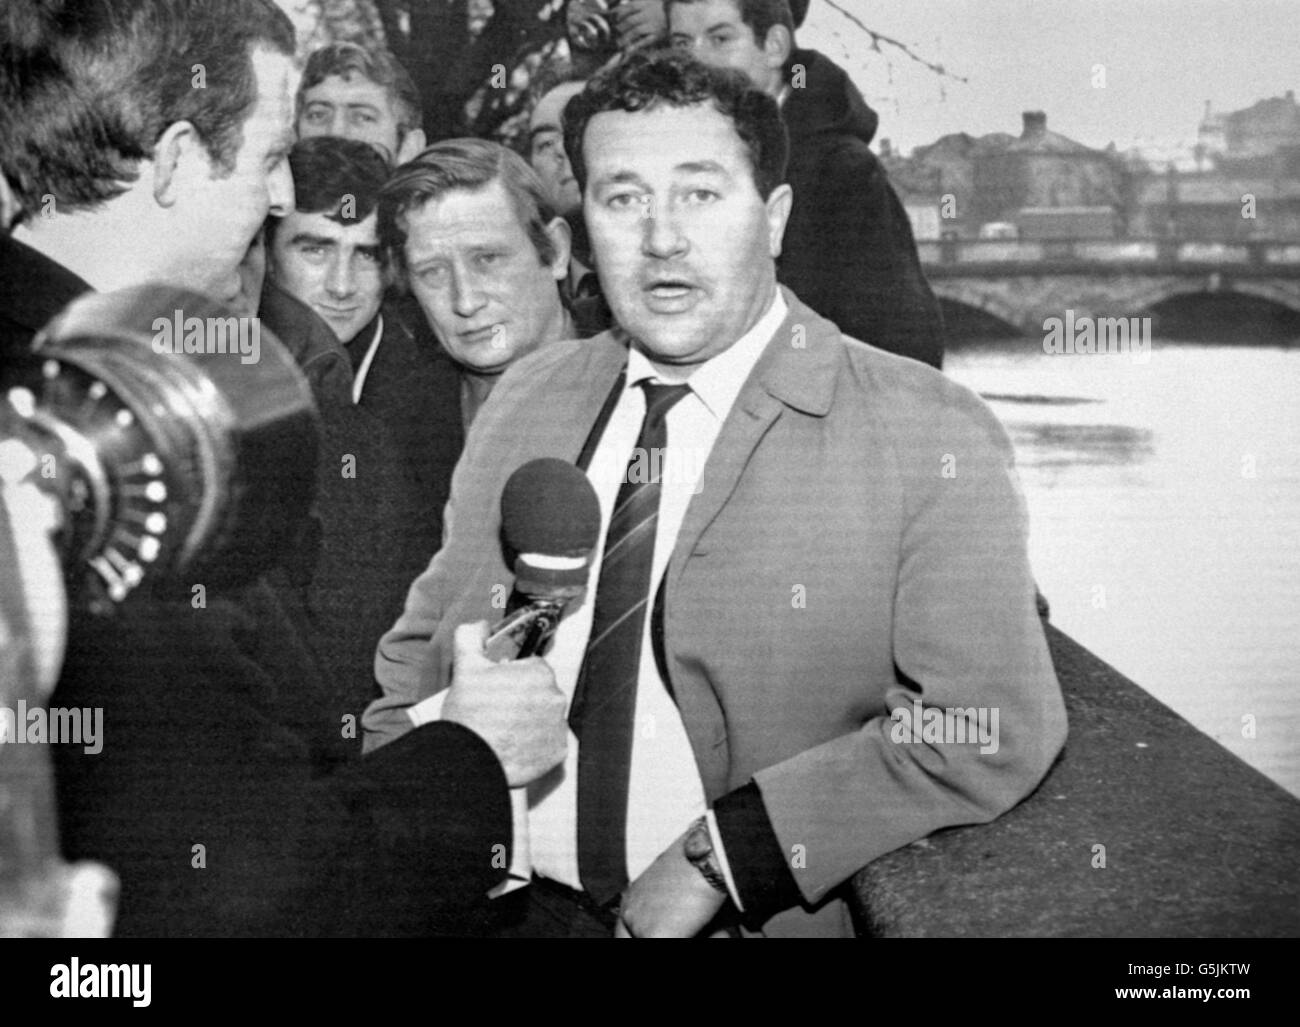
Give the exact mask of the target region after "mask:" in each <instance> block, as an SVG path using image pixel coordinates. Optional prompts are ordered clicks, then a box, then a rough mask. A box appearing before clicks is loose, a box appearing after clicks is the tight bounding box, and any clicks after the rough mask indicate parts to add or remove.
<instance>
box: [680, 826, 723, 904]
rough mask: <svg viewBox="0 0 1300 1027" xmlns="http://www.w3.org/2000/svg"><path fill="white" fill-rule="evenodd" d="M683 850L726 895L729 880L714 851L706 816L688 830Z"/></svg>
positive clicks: (708, 879)
mask: <svg viewBox="0 0 1300 1027" xmlns="http://www.w3.org/2000/svg"><path fill="white" fill-rule="evenodd" d="M682 852H683V854H684V855H685V856H686V858H687V859H688V860H689V861H690V862H691V864H692V865H693V866H694V867H695V869H696V870H698V871H699V872H700V873H701V874H703V875H704V879H705V880H706V881H708V882H709V884H711V885H713V887H714V888H716V889H717V890H718V891H720V892H722V893H723V894H724V895H725V894H727V880H726V878H725V877H723V876H722V867H721V866H719V865H718V854H717V853H716V852H714V851H713V836H712V835H710V834H709V822H708V821H707V820H706V819H705V818H704V817H700V818H699V819H698V820H696V821H695V823H693V824H692V825H691V826H690V829H689V830H687V832H686V838H685V839H684V840H683V841H682Z"/></svg>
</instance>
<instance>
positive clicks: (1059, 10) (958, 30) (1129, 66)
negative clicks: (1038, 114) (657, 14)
mask: <svg viewBox="0 0 1300 1027" xmlns="http://www.w3.org/2000/svg"><path fill="white" fill-rule="evenodd" d="M831 2H832V0H812V2H811V5H810V8H809V13H808V20H807V21H806V22H805V24H804V26H803V28H802V29H800V31H799V35H798V41H799V45H800V46H804V47H810V48H812V49H816V50H820V51H822V52H823V53H825V54H826V55H827V56H828V57H831V58H832V59H833V60H835V61H836V62H837V63H838V64H840V65H841V67H843V68H844V69H845V70H846V71H847V72H849V74H850V75H851V76H852V77H853V79H854V81H855V82H856V83H857V85H858V87H859V88H860V89H861V90H862V92H863V95H864V96H866V98H867V102H868V103H870V104H871V106H872V107H874V108H875V109H876V110H877V111H878V112H879V113H880V128H879V130H878V131H877V136H876V138H877V142H879V140H880V139H882V138H887V139H890V140H892V141H893V144H894V146H895V148H900V147H901V148H902V149H904V150H911V149H912V148H914V147H916V146H919V145H924V144H926V143H930V142H933V141H934V140H935V139H937V138H939V137H940V136H941V135H946V134H948V133H950V132H963V131H964V132H969V133H970V134H971V135H983V134H985V133H988V132H1009V133H1011V134H1013V135H1019V134H1020V129H1021V112H1022V111H1024V110H1033V109H1040V110H1044V111H1046V112H1047V125H1048V128H1049V129H1052V130H1054V131H1057V132H1060V133H1062V134H1063V135H1066V136H1069V137H1071V138H1072V139H1077V140H1078V141H1079V142H1082V143H1086V144H1088V145H1090V146H1096V147H1104V146H1105V145H1106V144H1107V143H1110V142H1111V141H1114V142H1115V143H1116V145H1117V146H1119V148H1120V149H1121V150H1123V149H1126V148H1128V147H1129V146H1131V145H1133V144H1134V143H1135V142H1137V141H1138V140H1140V139H1147V140H1150V139H1153V138H1156V139H1162V140H1172V139H1180V138H1183V139H1187V140H1188V141H1189V142H1194V141H1195V137H1196V128H1197V125H1198V124H1199V123H1200V120H1201V117H1202V115H1203V114H1204V110H1205V101H1206V100H1209V101H1211V102H1212V104H1213V106H1214V109H1215V110H1221V111H1230V110H1238V109H1240V108H1242V107H1248V106H1250V105H1251V104H1252V103H1254V102H1255V101H1257V100H1261V99H1264V98H1267V97H1270V96H1282V95H1283V94H1285V93H1286V91H1287V90H1289V89H1290V90H1300V0H1244V2H1242V0H1232V2H1228V0H833V2H834V3H836V4H837V5H838V6H839V7H842V8H843V9H844V10H845V11H848V12H849V13H851V14H853V15H855V16H856V17H857V18H858V19H859V20H861V21H862V22H863V23H864V24H866V25H867V26H869V27H870V28H872V29H874V30H876V31H877V32H880V33H883V34H884V35H888V36H893V37H894V38H896V39H898V40H900V41H902V42H905V43H908V44H909V45H910V46H911V47H912V49H913V50H915V51H916V52H917V53H918V54H919V55H920V56H922V57H924V58H925V59H926V60H929V61H931V62H933V63H937V64H942V65H943V66H944V67H945V68H947V69H948V71H950V72H951V73H952V74H954V75H959V76H961V77H963V78H965V79H968V82H967V83H961V82H957V81H955V80H953V79H951V78H940V77H939V76H937V75H935V74H934V73H932V72H930V71H928V70H926V69H925V68H923V67H921V65H919V64H915V63H913V62H912V61H910V60H909V59H908V58H907V57H906V56H905V55H904V54H902V53H901V52H899V51H898V50H895V49H893V48H891V47H889V46H887V45H885V44H882V52H881V53H873V52H872V50H871V43H870V38H869V37H868V36H867V35H866V34H865V33H863V32H862V31H861V29H859V28H857V27H856V26H855V25H854V24H853V23H852V22H851V21H850V20H849V19H848V18H847V17H845V16H844V14H842V13H840V12H839V11H837V10H835V9H834V8H833V7H832V6H831ZM1098 65H1101V66H1102V69H1103V70H1102V72H1101V75H1100V76H1099V75H1098V74H1097V70H1096V69H1097V66H1098ZM1095 80H1096V81H1104V85H1101V86H1100V87H1098V86H1096V85H1094V81H1095Z"/></svg>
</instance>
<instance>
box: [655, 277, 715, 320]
mask: <svg viewBox="0 0 1300 1027" xmlns="http://www.w3.org/2000/svg"><path fill="white" fill-rule="evenodd" d="M642 292H643V293H644V295H645V297H646V305H647V306H648V307H650V309H651V310H654V311H656V312H658V313H665V314H671V313H678V312H680V311H683V310H687V309H689V308H690V307H692V306H694V305H695V303H696V302H697V301H698V300H699V298H700V296H701V295H703V294H702V292H701V290H700V288H699V286H697V285H696V284H695V283H694V282H692V281H691V280H689V279H686V278H673V277H664V278H654V279H651V280H650V281H648V282H647V283H646V284H645V285H644V286H643V287H642Z"/></svg>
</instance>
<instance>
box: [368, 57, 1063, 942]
mask: <svg viewBox="0 0 1300 1027" xmlns="http://www.w3.org/2000/svg"><path fill="white" fill-rule="evenodd" d="M565 135H566V139H565V142H566V150H567V151H568V153H569V154H570V155H571V158H572V159H573V163H574V170H575V174H576V175H577V177H578V180H579V182H580V183H581V184H582V188H583V197H584V213H585V216H586V218H587V223H588V226H589V228H590V230H591V234H592V241H593V244H594V246H595V248H596V253H597V260H598V264H599V267H600V273H601V281H602V285H603V286H604V289H605V293H606V296H607V297H608V298H609V300H610V304H611V307H612V308H613V311H614V314H615V316H616V318H617V321H618V323H619V324H620V325H621V326H622V330H620V331H616V332H609V333H605V334H604V335H601V336H597V337H596V338H594V339H590V340H586V341H584V342H582V343H565V344H560V345H556V346H552V347H550V348H548V349H546V350H544V351H541V352H539V353H537V354H535V355H534V356H532V357H530V358H528V359H527V360H524V361H521V362H520V364H519V365H517V366H516V367H515V368H512V369H511V370H510V371H509V372H508V373H507V374H506V376H505V378H504V380H503V381H502V382H501V384H500V385H499V387H498V389H497V391H496V392H494V394H493V396H492V399H491V400H490V401H489V403H488V404H487V405H486V406H485V407H484V409H483V410H482V412H481V414H480V417H479V419H478V420H477V421H476V422H475V424H474V428H473V431H472V432H471V434H470V437H469V439H468V442H467V447H466V451H465V454H464V456H463V458H462V460H461V462H460V464H459V465H458V467H457V470H456V474H455V476H454V478H453V481H452V494H451V500H450V503H449V507H448V516H447V521H446V524H447V527H448V531H449V534H448V536H447V540H446V544H445V545H444V547H443V549H442V551H441V552H440V553H439V554H438V556H437V558H436V559H435V560H434V561H433V562H432V564H431V565H430V567H429V569H428V570H427V571H426V572H425V573H424V574H423V575H422V576H421V577H420V578H419V579H418V580H417V581H416V582H415V584H414V586H413V587H412V589H411V592H410V594H409V596H408V598H407V604H406V610H405V612H404V613H403V615H402V617H401V619H400V620H399V621H398V622H397V624H396V625H395V626H394V628H393V629H392V630H391V631H390V632H389V633H388V634H387V635H386V636H385V638H384V639H383V641H382V642H381V643H380V648H379V653H378V656H377V659H376V672H377V675H378V678H379V681H380V683H381V684H382V685H383V686H384V689H385V696H384V698H383V699H381V700H378V701H377V702H376V703H374V704H372V706H371V708H370V709H369V710H368V711H367V717H366V727H367V731H368V737H367V742H366V744H367V745H368V746H370V747H372V748H373V747H374V746H376V745H379V744H382V743H383V742H385V741H387V740H388V739H390V738H392V737H395V736H397V735H398V734H401V733H402V732H403V731H405V730H409V729H410V727H411V726H412V725H413V724H417V723H424V722H425V721H426V720H430V719H437V718H438V716H439V715H440V701H441V700H440V693H441V691H442V690H444V689H445V688H446V687H447V686H448V684H449V683H450V682H451V681H452V680H453V678H454V673H455V672H454V667H453V663H454V660H453V652H454V647H453V644H452V642H453V636H454V632H455V629H456V627H457V626H458V625H461V624H463V623H465V622H467V621H475V620H482V619H489V618H493V617H494V616H499V613H497V612H495V611H494V607H493V596H494V594H499V593H500V591H501V587H502V586H503V585H504V586H506V587H507V588H508V587H509V584H510V582H511V581H512V575H511V572H510V569H509V567H508V565H507V564H506V562H505V560H504V559H503V555H502V553H501V546H500V543H499V530H500V516H499V513H498V505H499V501H500V495H501V490H502V486H503V484H504V482H505V480H506V479H507V477H508V476H509V475H510V474H511V472H513V471H514V470H515V468H517V467H518V466H519V465H521V464H523V463H524V462H526V461H528V460H530V459H533V458H536V457H543V456H552V457H560V458H563V459H566V460H574V459H575V458H577V461H578V463H579V465H580V466H584V467H585V468H586V470H587V473H588V476H589V477H590V478H591V480H592V483H593V485H594V487H595V489H596V492H597V495H598V498H599V499H600V503H601V510H602V526H603V530H604V533H605V537H604V539H603V541H602V543H601V546H600V549H599V552H600V553H601V554H602V555H601V557H600V560H599V561H598V565H597V566H595V567H593V569H592V572H591V578H590V581H589V587H588V592H587V596H586V599H585V601H584V602H583V603H582V604H581V605H580V606H578V607H577V608H576V609H571V610H570V611H569V612H568V614H567V615H566V617H565V619H564V620H563V621H562V623H561V625H560V628H559V630H558V631H557V634H556V638H555V642H554V645H553V647H552V649H551V650H550V651H549V653H548V654H547V656H546V659H545V662H546V663H547V664H548V665H550V666H551V667H552V669H553V670H554V673H555V676H556V681H557V683H558V685H559V687H560V688H561V690H562V691H563V692H565V693H566V694H568V695H573V696H575V697H576V700H577V701H576V702H574V703H573V705H571V708H570V725H571V727H573V728H574V735H573V737H572V738H571V740H570V752H569V758H568V759H567V760H566V762H565V764H564V766H563V767H562V768H559V769H557V770H556V771H554V772H552V773H551V774H549V775H547V777H545V778H543V779H542V780H541V781H540V782H536V783H535V784H534V785H533V786H531V787H530V788H529V791H528V815H527V832H528V837H529V847H530V850H531V869H532V873H533V880H532V886H531V887H530V888H528V889H526V892H528V893H531V897H530V899H529V900H528V903H529V909H528V911H527V912H526V913H525V914H524V921H523V929H522V932H521V933H529V932H530V931H532V932H534V933H541V932H543V931H544V929H545V925H546V924H548V923H549V924H550V925H551V926H552V928H553V930H554V931H555V932H559V933H569V934H573V933H599V930H600V929H601V927H602V926H603V927H605V928H606V929H609V930H612V931H613V932H614V933H616V934H619V935H623V936H628V935H630V936H634V937H635V936H647V935H694V934H700V933H714V932H716V931H717V930H719V929H722V930H725V931H728V932H729V933H742V932H743V933H755V932H757V933H761V934H764V935H768V936H800V935H803V936H807V935H836V934H840V935H843V934H848V933H850V931H851V925H850V924H849V921H848V917H847V910H846V907H845V905H844V903H843V902H842V901H841V892H840V888H841V886H842V885H843V884H844V883H845V882H846V881H847V880H848V878H849V877H850V876H851V875H852V874H853V873H854V872H856V871H857V870H859V869H860V868H861V867H862V866H863V865H865V864H866V863H868V862H869V861H871V860H873V859H875V858H877V857H878V856H881V855H884V854H885V853H887V852H890V851H891V850H893V849H896V848H898V847H900V846H903V845H906V844H908V843H909V842H912V841H915V840H917V839H919V838H922V837H924V836H925V835H927V834H929V833H931V832H933V831H935V830H937V829H939V828H942V827H947V826H951V825H955V824H963V823H975V822H983V821H988V820H991V819H993V818H994V817H996V816H998V815H999V814H1000V813H1002V812H1003V811H1005V810H1006V809H1008V808H1010V807H1011V806H1013V805H1014V804H1015V803H1016V802H1018V801H1019V800H1020V799H1022V798H1023V797H1024V796H1025V795H1027V794H1028V793H1029V792H1030V791H1032V790H1033V788H1034V787H1035V785H1036V784H1037V783H1038V782H1039V781H1040V780H1041V778H1042V777H1043V775H1044V774H1045V773H1046V771H1047V769H1048V767H1049V766H1050V764H1051V763H1052V761H1053V759H1054V758H1055V757H1056V755H1057V753H1058V752H1059V750H1060V748H1061V746H1062V744H1063V742H1064V738H1065V712H1064V706H1063V703H1062V700H1061V694H1060V689H1059V686H1058V684H1057V681H1056V678H1055V675H1054V672H1053V669H1052V665H1051V662H1050V659H1049V656H1048V652H1047V648H1046V645H1045V642H1044V638H1043V633H1042V629H1041V627H1040V625H1039V621H1038V617H1037V615H1036V612H1035V608H1034V588H1033V582H1032V578H1031V574H1030V569H1029V565H1028V560H1027V556H1026V536H1027V524H1026V517H1025V510H1024V506H1023V502H1022V499H1021V496H1020V492H1019V488H1018V485H1017V481H1016V478H1015V473H1014V470H1013V467H1012V451H1011V447H1010V444H1009V442H1008V440H1007V438H1006V435H1005V433H1004V432H1003V430H1002V428H1001V427H1000V425H999V424H998V422H997V421H996V420H995V418H994V417H993V415H992V414H991V412H990V411H989V410H988V409H987V407H985V406H984V404H983V403H982V402H981V401H980V400H979V399H978V398H977V397H975V396H974V395H973V394H972V393H970V392H969V391H967V390H966V389H964V388H963V387H961V386H959V385H956V384H955V383H953V382H951V381H949V380H948V379H946V378H945V377H944V376H943V375H941V374H939V373H938V372H936V371H934V370H933V369H931V368H927V367H924V366H922V365H920V364H918V363H916V362H915V361H910V360H906V359H903V358H899V357H895V356H892V355H890V354H887V353H884V352H882V351H880V350H878V349H875V348H873V347H870V346H867V345H864V344H862V343H859V342H856V341H854V340H852V339H846V338H845V337H843V336H842V335H841V334H840V333H839V331H838V330H837V329H836V328H835V326H834V325H832V324H830V323H829V322H827V321H825V320H823V319H822V318H820V317H819V316H818V315H817V314H816V313H814V312H813V311H811V310H809V309H808V308H807V307H805V306H804V305H803V304H801V303H800V302H799V300H798V298H797V297H796V296H794V295H793V294H792V293H791V292H789V291H788V290H784V289H778V287H777V284H776V277H775V263H774V262H775V258H776V256H777V255H778V254H779V252H780V246H781V236H782V232H783V230H784V227H785V222H786V218H787V216H788V214H789V209H790V200H791V192H790V189H789V187H788V186H786V185H783V184H781V182H782V174H783V169H784V163H785V156H786V153H785V148H786V143H785V135H784V131H783V129H782V127H781V122H780V115H779V112H778V109H777V106H776V103H775V101H774V100H772V98H770V97H768V96H766V95H764V94H762V93H760V92H758V91H756V90H754V89H752V88H750V87H749V86H748V85H747V83H746V82H745V81H744V80H743V78H742V77H741V76H739V75H736V74H735V73H732V72H727V71H721V70H714V69H708V68H706V67H704V66H703V65H701V64H698V63H696V62H695V61H693V60H692V59H690V58H689V57H687V56H685V55H681V54H674V55H653V56H641V55H637V56H634V57H632V58H630V59H628V60H627V61H625V62H624V63H623V64H621V65H620V66H619V67H618V68H616V69H613V70H612V71H610V72H606V73H604V74H602V75H600V76H598V77H597V78H596V79H594V80H593V81H592V82H591V83H590V84H589V85H588V87H587V88H586V89H585V90H584V92H583V93H582V94H580V95H579V96H578V97H576V98H575V99H574V100H573V101H571V102H570V105H569V107H568V108H567V110H566V112H565ZM682 383H684V384H685V385H686V386H687V388H686V389H677V390H671V389H670V388H669V387H670V386H672V385H674V384H679V385H680V384H682ZM670 393H671V394H670ZM667 404H671V406H668V405H667ZM665 409H666V413H665V412H664V411H665ZM638 426H640V434H638ZM665 436H666V438H665ZM642 446H651V447H652V448H653V449H654V450H655V452H654V453H652V454H651V455H652V456H655V457H658V458H659V460H658V462H659V466H661V468H662V475H661V480H660V481H659V482H658V483H657V485H658V487H659V493H658V495H657V503H658V506H657V512H655V513H653V517H654V519H653V520H651V519H648V518H647V520H645V521H642V522H638V526H640V525H642V524H644V525H646V526H647V529H646V531H645V532H644V533H642V534H641V535H640V536H638V533H637V528H636V527H631V528H628V527H627V525H626V524H625V521H626V520H627V518H626V516H625V514H624V511H625V510H626V509H627V508H628V505H629V504H632V503H640V502H642V500H643V497H644V495H645V493H643V492H637V491H636V490H635V489H634V488H633V487H632V484H631V483H632V482H633V479H634V478H635V479H636V481H637V482H641V481H643V480H644V476H643V475H641V474H636V475H634V474H633V473H632V468H633V467H635V466H638V465H637V461H638V458H639V457H644V456H645V455H646V454H645V453H644V451H643V450H642ZM629 453H631V460H630V461H629ZM641 466H644V461H643V462H642V464H641ZM650 466H652V467H653V466H655V460H653V459H652V460H651V461H650ZM646 534H648V535H651V536H652V539H651V547H650V548H651V549H652V553H653V555H652V556H646V557H645V564H646V568H647V570H646V572H645V573H644V574H643V579H642V580H643V582H644V584H643V585H642V586H641V591H640V594H639V598H637V599H636V601H635V602H632V603H629V604H627V605H626V607H625V608H624V609H622V610H621V611H620V610H617V609H611V607H612V606H613V605H614V604H615V603H616V601H618V600H619V598H620V597H621V596H622V594H623V593H622V591H620V590H622V589H625V587H626V581H625V580H624V577H623V576H624V575H625V573H626V572H625V568H626V567H627V566H628V564H629V563H631V562H633V561H631V560H630V559H629V557H628V556H627V553H628V552H629V551H630V550H636V551H641V550H643V549H645V548H646V539H645V537H644V536H645V535H646ZM629 621H630V622H632V623H633V624H634V625H635V628H634V630H633V632H632V634H631V635H630V636H626V635H625V636H624V638H625V639H630V641H626V642H625V643H624V644H622V645H621V646H620V647H619V652H617V653H614V654H612V655H611V654H610V653H609V652H607V651H606V646H605V642H604V640H605V639H606V638H607V637H609V636H611V635H617V634H618V633H620V632H622V631H624V630H625V625H626V624H627V623H628V622H629ZM620 659H621V660H622V661H623V662H622V663H621V664H620V663H619V661H620ZM629 660H630V663H629V662H628V661H629ZM611 664H613V665H616V666H617V667H621V671H622V672H627V671H628V668H629V666H631V667H632V668H634V670H633V672H632V676H631V677H628V676H626V673H625V676H623V677H621V678H620V677H618V676H617V675H610V674H608V673H606V671H608V669H609V667H610V666H611ZM509 667H510V664H503V665H502V669H503V670H505V669H507V668H509ZM611 682H612V685H611ZM629 693H633V695H632V697H631V698H629ZM614 709H622V710H623V711H624V712H623V713H622V714H620V716H623V717H624V718H626V719H625V721H624V722H623V725H622V727H621V728H620V727H619V725H618V724H613V725H612V726H611V724H610V721H611V715H610V712H609V711H611V710H614ZM980 724H982V725H984V726H985V727H986V728H987V727H991V729H992V730H991V731H989V732H988V733H987V734H980V735H979V737H980V738H982V739H984V741H983V742H982V743H981V742H979V741H978V740H976V738H975V736H976V734H977V730H976V729H977V726H978V725H980ZM597 727H599V728H600V730H597ZM620 732H621V734H620ZM629 750H630V751H629ZM609 782H612V783H613V784H614V785H616V786H617V790H616V792H615V793H614V794H615V802H616V805H614V806H610V805H609V802H610V800H609V797H608V795H607V794H606V791H605V786H606V784H607V783H609ZM602 803H603V805H602ZM617 803H621V805H617ZM593 809H594V810H597V811H601V810H603V811H604V812H603V813H602V815H601V816H600V817H597V818H595V819H594V820H593V819H592V817H591V816H590V813H591V811H592V810H593ZM609 829H612V831H613V833H614V835H615V837H614V839H613V843H614V844H615V846H616V849H615V850H614V855H613V856H610V855H609V852H610V850H609V849H608V845H609V843H610V839H609V838H608V837H602V832H603V831H604V832H606V833H608V830H609ZM611 881H612V882H613V884H612V885H611ZM611 888H613V891H614V893H613V897H612V898H611V897H610V892H611Z"/></svg>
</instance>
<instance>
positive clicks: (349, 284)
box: [325, 253, 357, 299]
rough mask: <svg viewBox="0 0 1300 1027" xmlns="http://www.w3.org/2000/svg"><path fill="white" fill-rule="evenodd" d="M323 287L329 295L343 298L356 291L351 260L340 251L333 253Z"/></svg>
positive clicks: (355, 278) (355, 279) (355, 277)
mask: <svg viewBox="0 0 1300 1027" xmlns="http://www.w3.org/2000/svg"><path fill="white" fill-rule="evenodd" d="M325 288H326V289H328V290H329V294H330V295H331V296H335V297H338V298H339V299H343V298H344V297H347V296H351V295H352V294H353V293H354V292H356V291H357V276H356V275H355V274H353V272H352V261H351V260H349V259H347V257H346V256H345V255H344V254H342V253H335V254H334V257H333V259H332V260H331V261H330V265H329V271H328V272H327V276H326V279H325Z"/></svg>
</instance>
